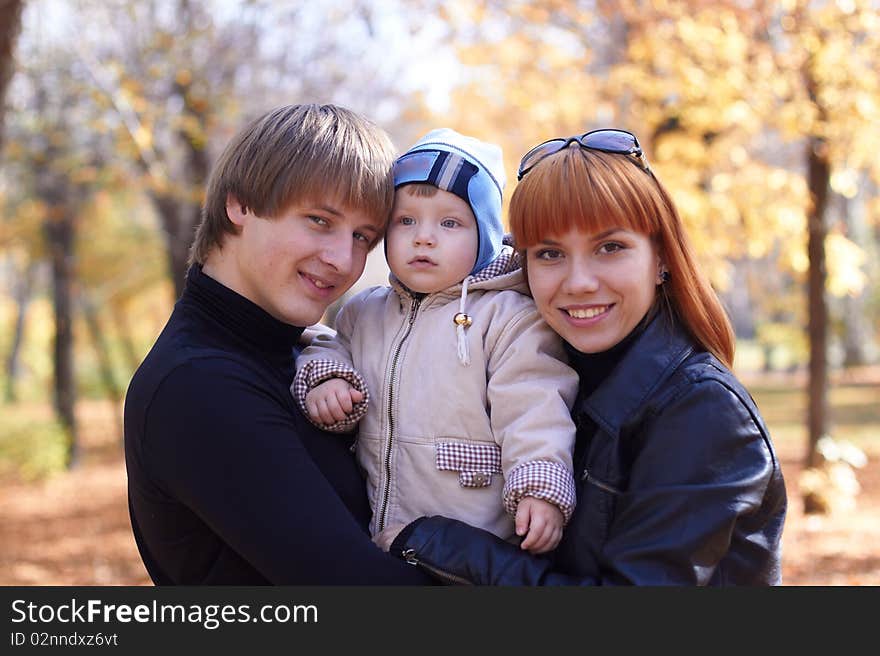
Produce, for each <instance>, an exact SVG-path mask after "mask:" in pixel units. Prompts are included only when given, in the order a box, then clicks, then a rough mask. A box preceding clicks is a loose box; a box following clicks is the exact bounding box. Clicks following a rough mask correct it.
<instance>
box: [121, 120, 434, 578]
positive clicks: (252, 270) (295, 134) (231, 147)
mask: <svg viewBox="0 0 880 656" xmlns="http://www.w3.org/2000/svg"><path fill="white" fill-rule="evenodd" d="M392 160H393V151H392V148H391V144H390V142H389V140H388V137H387V135H386V134H385V133H384V132H382V131H381V130H380V129H379V128H377V127H376V126H375V125H373V124H371V123H369V122H368V121H366V120H365V119H364V118H362V117H360V116H358V115H356V114H354V113H352V112H350V111H348V110H345V109H343V108H340V107H335V106H332V105H323V106H318V105H294V106H287V107H281V108H278V109H275V110H273V111H271V112H268V113H267V114H265V115H264V116H262V117H260V118H258V119H257V120H255V121H254V122H252V123H251V124H250V125H249V126H248V127H246V128H245V129H244V130H242V131H241V132H240V133H239V134H238V135H237V136H235V137H234V138H233V139H232V141H231V142H230V143H229V144H228V146H227V147H226V149H225V151H224V152H223V154H222V155H221V156H220V158H219V160H218V161H217V163H216V165H215V168H214V170H213V172H212V174H211V179H210V180H209V183H208V189H207V197H206V202H205V208H204V213H203V217H202V222H201V224H200V225H199V227H198V230H197V233H196V238H195V242H194V244H193V246H192V251H191V255H190V260H191V266H190V270H189V272H188V274H187V281H186V287H185V289H184V292H183V294H182V295H181V298H180V300H179V301H178V302H177V304H176V305H175V308H174V311H173V313H172V315H171V317H170V319H169V320H168V323H167V324H166V326H165V328H164V330H163V331H162V334H161V335H160V336H159V338H158V340H157V341H156V343H155V345H154V346H153V348H152V350H151V351H150V353H149V354H148V355H147V357H146V359H145V360H144V362H143V363H142V364H141V366H140V367H139V368H138V370H137V372H136V373H135V375H134V377H133V378H132V381H131V384H130V386H129V389H128V394H127V396H126V401H125V457H126V467H127V470H128V497H129V510H130V514H131V522H132V529H133V531H134V536H135V540H136V542H137V545H138V549H139V550H140V553H141V557H142V559H143V561H144V565H145V566H146V568H147V571H148V572H149V574H150V576H151V577H152V579H153V581H154V582H155V583H156V584H158V585H163V584H187V585H197V584H205V585H217V584H238V585H259V584H294V585H315V584H358V583H364V584H406V583H413V584H415V583H423V582H425V581H426V579H425V578H422V575H421V574H419V573H418V572H417V571H416V570H415V568H412V567H408V566H406V565H405V564H402V563H400V562H398V561H395V560H394V559H392V558H390V557H389V556H387V555H386V554H384V553H382V552H381V551H380V550H379V549H378V548H377V547H375V546H374V545H373V544H372V542H371V541H370V538H369V535H368V534H367V532H366V524H367V521H368V520H369V506H368V504H367V501H366V496H365V491H364V484H363V481H362V479H361V477H360V474H359V472H358V471H357V468H356V466H355V464H354V461H353V459H352V456H351V453H350V452H349V449H348V444H345V443H344V442H343V441H341V440H340V438H339V437H338V436H333V435H330V434H326V433H322V432H320V431H318V430H317V429H315V428H313V427H312V426H311V424H309V422H308V421H307V420H306V419H305V418H304V417H303V416H302V415H301V414H300V411H299V410H298V409H297V406H296V404H295V402H294V400H293V398H292V397H291V395H290V392H289V385H290V383H291V381H292V379H293V375H294V350H293V347H294V345H295V343H296V342H297V340H298V338H299V337H300V335H301V333H302V331H303V328H304V327H306V326H309V325H312V324H314V323H316V322H317V321H319V320H320V318H321V316H322V315H323V313H324V311H325V310H326V309H327V307H328V306H329V305H330V304H331V303H332V302H333V301H335V300H336V299H338V298H339V297H340V296H341V295H342V294H343V293H344V292H345V291H346V290H348V289H349V288H350V287H351V285H352V284H353V283H354V282H355V281H356V280H357V278H358V277H359V276H360V275H361V273H362V271H363V268H364V264H365V262H366V257H367V254H368V252H369V251H370V249H372V248H373V247H374V246H375V245H376V243H377V242H378V241H379V239H380V238H381V236H382V233H383V231H384V228H385V222H386V219H387V216H388V214H389V211H390V207H391V202H392V195H393V181H392V178H391V175H390V170H391V163H392Z"/></svg>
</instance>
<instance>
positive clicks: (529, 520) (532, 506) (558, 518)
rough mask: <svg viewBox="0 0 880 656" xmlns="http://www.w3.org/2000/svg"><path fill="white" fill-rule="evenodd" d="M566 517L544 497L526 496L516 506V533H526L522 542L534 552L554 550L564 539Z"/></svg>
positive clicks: (524, 546)
mask: <svg viewBox="0 0 880 656" xmlns="http://www.w3.org/2000/svg"><path fill="white" fill-rule="evenodd" d="M564 523H565V517H563V515H562V511H561V510H559V508H557V507H556V506H555V505H553V504H552V503H550V502H548V501H544V500H543V499H536V498H535V497H524V498H523V499H522V500H521V501H520V502H519V505H517V507H516V534H517V535H526V532H528V535H526V538H525V540H523V541H522V544H520V545H519V546H520V549H525V550H527V551H529V552H531V553H533V554H540V553H546V552H548V551H552V550H553V549H555V548H556V545H557V544H559V541H560V540H561V539H562V526H563V524H564Z"/></svg>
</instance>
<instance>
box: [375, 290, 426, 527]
mask: <svg viewBox="0 0 880 656" xmlns="http://www.w3.org/2000/svg"><path fill="white" fill-rule="evenodd" d="M420 304H421V299H418V298H414V299H413V301H412V305H411V306H410V310H409V322H408V324H407V327H406V332H405V333H404V334H403V337H402V338H401V339H400V342H398V344H397V349H395V351H394V357H393V358H392V359H391V382H390V384H389V386H388V405H387V412H388V445H387V446H386V447H385V457H384V458H383V464H384V465H385V470H384V476H383V478H384V479H385V480H384V483H385V489H384V490H383V492H382V503H381V504H380V505H379V508H378V510H377V512H376V517H377V520H376V532H377V533H378V532H379V531H381V530H382V529H383V528H385V515H386V513H387V512H388V494H389V493H390V491H391V449H392V447H393V443H394V411H393V408H394V387H395V382H396V377H397V359H398V358H399V357H400V350H401V349H402V348H403V343H404V342H405V341H406V340H407V339H408V338H409V334H410V333H411V332H412V327H413V323H415V320H416V313H417V312H418V310H419V305H420Z"/></svg>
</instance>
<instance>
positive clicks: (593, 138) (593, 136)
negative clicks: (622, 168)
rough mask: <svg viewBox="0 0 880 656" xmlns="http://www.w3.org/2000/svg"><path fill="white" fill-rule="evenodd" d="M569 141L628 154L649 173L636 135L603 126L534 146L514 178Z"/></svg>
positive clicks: (591, 147)
mask: <svg viewBox="0 0 880 656" xmlns="http://www.w3.org/2000/svg"><path fill="white" fill-rule="evenodd" d="M571 143H576V144H578V145H579V146H580V147H581V148H586V149H587V150H599V151H601V152H603V153H613V154H615V155H628V156H630V157H632V158H633V160H634V161H635V162H636V163H638V165H639V166H641V167H642V169H644V170H645V171H647V172H648V173H651V167H649V166H648V159H647V158H646V157H645V153H644V152H642V146H641V144H639V140H638V139H637V138H636V135H634V134H633V133H632V132H627V131H626V130H616V129H609V128H604V129H601V130H592V131H590V132H587V133H585V134H582V135H580V136H575V137H569V138H568V139H550V140H549V141H545V142H544V143H542V144H539V145H537V146H535V147H534V148H532V149H531V150H530V151H529V152H527V153H526V154H525V155H523V158H522V159H521V160H520V162H519V170H518V171H517V173H516V179H517V180H522V179H523V176H524V175H525V174H526V173H528V172H529V171H531V170H532V169H533V168H535V165H536V164H537V163H538V162H540V161H541V160H542V159H544V158H545V157H549V156H550V155H553V154H554V153H558V152H559V151H560V150H562V149H563V148H567V147H568V145H569V144H571ZM652 175H653V173H652Z"/></svg>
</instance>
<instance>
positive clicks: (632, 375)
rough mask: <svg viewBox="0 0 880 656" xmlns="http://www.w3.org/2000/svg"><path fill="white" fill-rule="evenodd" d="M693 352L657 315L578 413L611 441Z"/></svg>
mask: <svg viewBox="0 0 880 656" xmlns="http://www.w3.org/2000/svg"><path fill="white" fill-rule="evenodd" d="M693 351H694V345H693V342H692V340H691V339H690V338H689V337H688V335H687V334H686V333H685V332H684V330H683V329H682V328H681V327H680V326H679V325H678V322H676V321H675V320H674V319H673V318H672V317H671V316H670V315H669V314H668V313H666V312H659V313H658V314H657V316H655V317H654V319H653V320H652V321H651V322H650V323H649V324H648V326H647V327H646V328H645V330H644V331H643V332H642V334H641V335H639V336H638V338H637V339H636V342H635V343H634V344H633V345H632V346H631V347H630V348H629V349H628V350H627V352H626V353H625V354H624V355H623V357H622V358H621V360H620V362H618V363H617V366H616V367H615V368H614V369H613V370H612V371H611V373H610V374H609V375H608V377H607V378H606V379H605V380H604V381H603V382H602V384H601V385H599V388H598V389H597V390H596V391H595V392H593V394H591V395H590V396H589V397H588V398H587V399H585V400H584V402H583V404H582V405H581V408H580V410H581V411H582V412H585V413H586V414H587V415H589V416H590V418H591V419H592V420H593V421H595V422H596V424H597V425H598V426H599V427H600V428H601V429H602V430H603V431H604V432H606V433H609V434H610V435H611V436H612V437H615V438H616V437H617V436H618V435H619V434H620V428H621V426H623V424H624V423H625V422H626V421H627V420H628V419H629V418H630V417H631V416H632V415H633V413H635V412H636V411H637V410H638V409H639V408H640V407H641V406H642V405H643V404H644V403H645V401H646V400H647V399H648V398H649V397H650V396H651V395H652V394H653V393H654V392H655V391H656V390H657V389H658V388H659V387H660V386H661V385H663V383H664V382H666V380H667V379H668V378H669V376H670V375H671V374H672V372H673V371H675V369H677V368H678V367H679V365H681V363H682V362H683V361H684V360H685V359H686V358H687V357H688V356H689V355H690V354H691V353H693Z"/></svg>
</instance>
